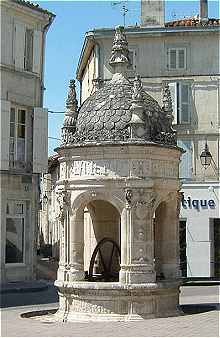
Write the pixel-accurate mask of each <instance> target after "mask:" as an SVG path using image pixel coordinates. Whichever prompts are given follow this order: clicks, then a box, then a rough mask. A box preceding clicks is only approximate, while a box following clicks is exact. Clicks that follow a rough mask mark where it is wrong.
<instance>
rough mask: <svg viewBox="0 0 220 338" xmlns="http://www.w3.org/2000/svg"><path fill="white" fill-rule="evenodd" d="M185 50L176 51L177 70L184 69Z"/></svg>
mask: <svg viewBox="0 0 220 338" xmlns="http://www.w3.org/2000/svg"><path fill="white" fill-rule="evenodd" d="M185 54H186V53H185V49H179V50H178V68H181V69H184V68H185V62H186V57H185Z"/></svg>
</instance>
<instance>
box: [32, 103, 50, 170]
mask: <svg viewBox="0 0 220 338" xmlns="http://www.w3.org/2000/svg"><path fill="white" fill-rule="evenodd" d="M33 129H34V130H33V172H34V173H46V172H47V171H48V111H47V109H45V108H38V107H36V108H34V126H33Z"/></svg>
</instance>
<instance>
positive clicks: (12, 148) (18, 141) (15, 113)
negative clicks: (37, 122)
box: [9, 107, 26, 167]
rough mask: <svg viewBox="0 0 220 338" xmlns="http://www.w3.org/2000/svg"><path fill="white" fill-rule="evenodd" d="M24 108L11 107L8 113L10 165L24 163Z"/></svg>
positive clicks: (15, 165) (17, 165)
mask: <svg viewBox="0 0 220 338" xmlns="http://www.w3.org/2000/svg"><path fill="white" fill-rule="evenodd" d="M25 123H26V110H25V109H23V108H15V107H11V113H10V144H9V165H10V167H19V166H21V167H22V166H24V163H25V134H26V127H25Z"/></svg>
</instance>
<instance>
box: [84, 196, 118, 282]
mask: <svg viewBox="0 0 220 338" xmlns="http://www.w3.org/2000/svg"><path fill="white" fill-rule="evenodd" d="M119 270H120V213H119V212H118V210H117V209H116V208H115V207H114V206H113V205H112V204H111V203H109V202H107V201H103V200H93V201H91V202H90V203H88V205H87V206H86V208H85V209H84V271H86V277H87V278H88V277H89V280H94V281H99V280H100V281H111V280H112V281H113V280H114V281H118V273H119ZM91 277H92V278H91Z"/></svg>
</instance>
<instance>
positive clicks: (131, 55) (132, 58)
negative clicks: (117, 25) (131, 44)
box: [128, 49, 136, 70]
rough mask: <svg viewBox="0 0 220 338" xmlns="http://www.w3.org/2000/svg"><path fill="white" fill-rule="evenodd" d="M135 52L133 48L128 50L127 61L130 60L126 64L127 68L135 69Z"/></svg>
mask: <svg viewBox="0 0 220 338" xmlns="http://www.w3.org/2000/svg"><path fill="white" fill-rule="evenodd" d="M135 56H136V52H135V50H134V49H133V50H132V49H131V50H129V53H128V57H129V61H130V64H129V65H128V70H135V69H136V58H135Z"/></svg>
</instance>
